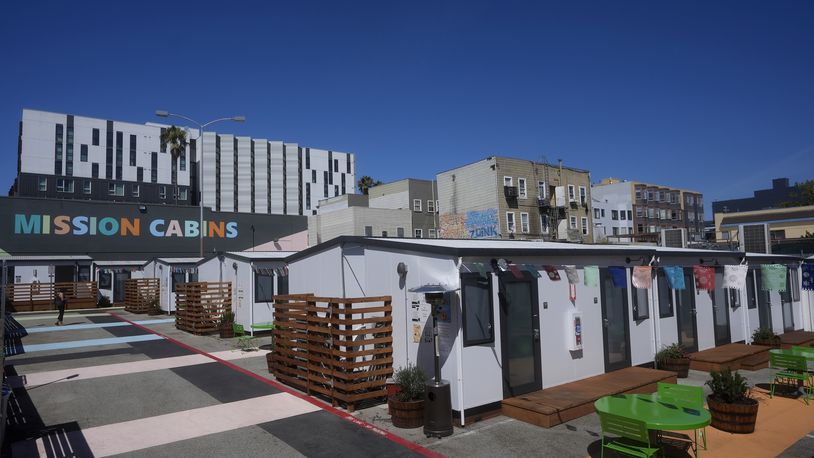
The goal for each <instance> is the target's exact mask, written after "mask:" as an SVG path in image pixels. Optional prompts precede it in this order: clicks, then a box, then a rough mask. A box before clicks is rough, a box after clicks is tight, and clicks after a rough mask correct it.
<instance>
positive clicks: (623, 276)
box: [608, 267, 627, 288]
mask: <svg viewBox="0 0 814 458" xmlns="http://www.w3.org/2000/svg"><path fill="white" fill-rule="evenodd" d="M608 272H610V275H611V279H612V280H613V286H615V287H617V288H627V272H625V268H624V267H608Z"/></svg>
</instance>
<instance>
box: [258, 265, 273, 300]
mask: <svg viewBox="0 0 814 458" xmlns="http://www.w3.org/2000/svg"><path fill="white" fill-rule="evenodd" d="M273 297H274V275H272V274H266V273H260V272H255V273H254V301H255V302H271V301H272V300H273V299H272V298H273Z"/></svg>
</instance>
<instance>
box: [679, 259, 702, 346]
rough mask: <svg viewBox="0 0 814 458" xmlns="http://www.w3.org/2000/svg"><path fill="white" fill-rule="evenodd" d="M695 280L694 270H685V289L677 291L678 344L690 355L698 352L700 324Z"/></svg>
mask: <svg viewBox="0 0 814 458" xmlns="http://www.w3.org/2000/svg"><path fill="white" fill-rule="evenodd" d="M694 287H695V280H694V279H693V277H692V270H690V269H684V289H677V290H676V292H675V293H676V323H677V325H678V343H680V344H681V346H682V347H684V350H685V351H687V352H690V353H693V352H696V351H698V324H697V323H696V319H695V315H696V310H695V290H694Z"/></svg>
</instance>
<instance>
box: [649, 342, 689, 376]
mask: <svg viewBox="0 0 814 458" xmlns="http://www.w3.org/2000/svg"><path fill="white" fill-rule="evenodd" d="M656 364H657V365H658V368H659V369H662V370H665V371H672V372H675V373H676V374H678V378H687V374H688V373H689V370H690V358H688V357H687V354H686V353H685V352H684V347H683V346H682V345H681V344H680V343H674V344H672V345H667V346H665V347H663V348H662V349H661V350H659V352H658V353H656Z"/></svg>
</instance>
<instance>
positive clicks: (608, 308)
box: [600, 269, 631, 372]
mask: <svg viewBox="0 0 814 458" xmlns="http://www.w3.org/2000/svg"><path fill="white" fill-rule="evenodd" d="M600 277H601V284H600V288H601V290H602V338H603V341H604V344H605V372H611V371H615V370H618V369H624V368H625V367H630V364H631V363H630V324H629V319H628V303H627V288H617V287H615V286H613V279H612V278H611V275H610V273H609V272H608V269H601V270H600ZM626 284H627V282H626Z"/></svg>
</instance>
